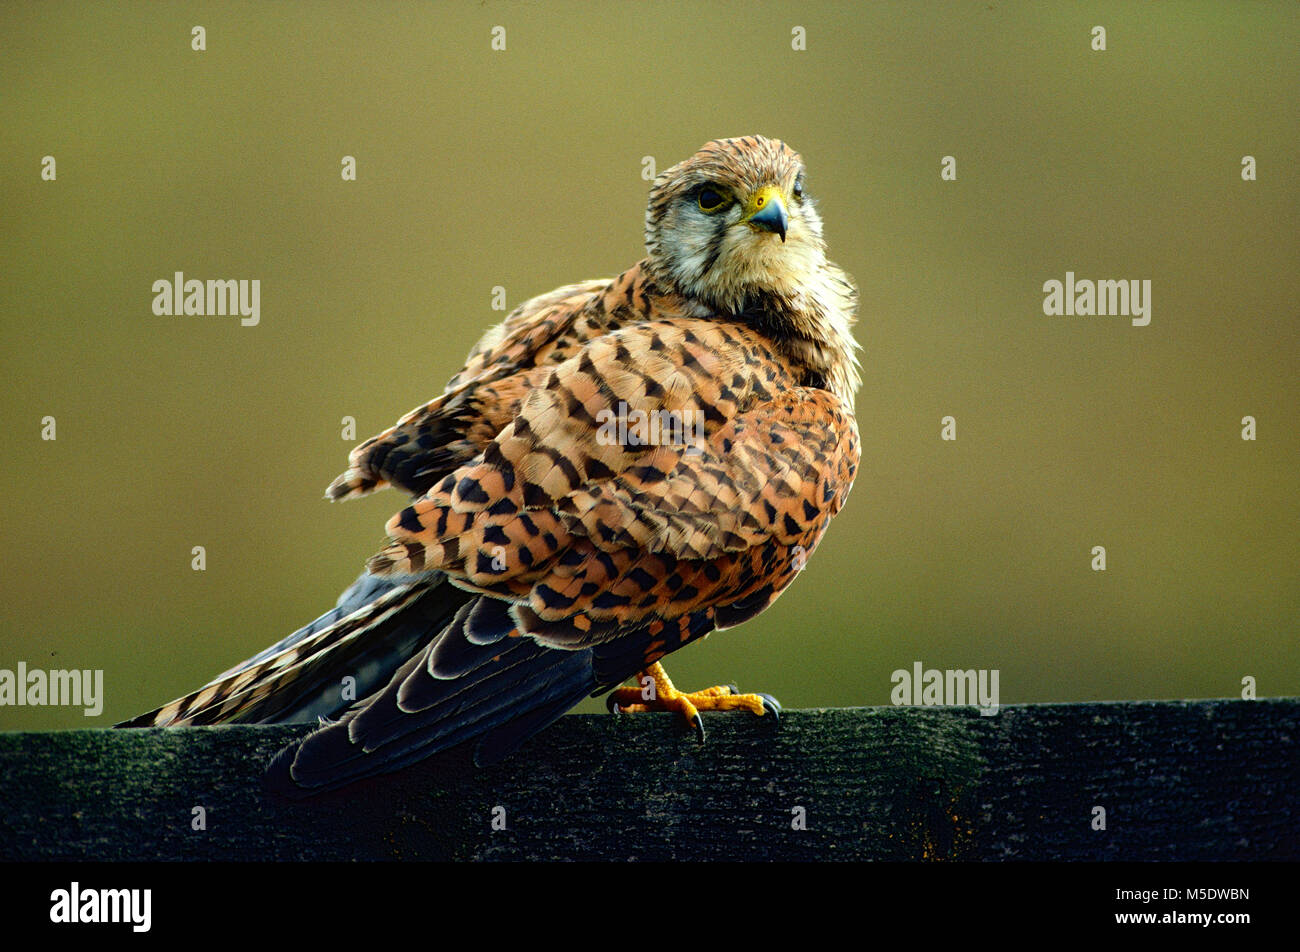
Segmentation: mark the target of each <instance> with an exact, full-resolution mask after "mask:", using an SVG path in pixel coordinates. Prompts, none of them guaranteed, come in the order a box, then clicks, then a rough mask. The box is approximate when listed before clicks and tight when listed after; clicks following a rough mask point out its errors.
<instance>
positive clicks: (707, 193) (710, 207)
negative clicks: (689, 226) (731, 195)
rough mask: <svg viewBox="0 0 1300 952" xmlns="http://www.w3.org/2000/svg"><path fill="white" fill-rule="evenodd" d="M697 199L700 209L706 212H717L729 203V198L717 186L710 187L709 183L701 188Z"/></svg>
mask: <svg viewBox="0 0 1300 952" xmlns="http://www.w3.org/2000/svg"><path fill="white" fill-rule="evenodd" d="M695 200H696V201H697V202H698V203H699V205H700V210H701V211H705V212H716V211H717V210H718V209H719V208H721V207H722V206H723V205H725V204H727V199H726V198H725V197H724V196H723V194H722V193H721V192H719V191H718V190H717V189H716V188H709V187H708V186H707V185H706V186H705V187H704V188H702V189H700V192H699V194H698V195H697V196H696V198H695Z"/></svg>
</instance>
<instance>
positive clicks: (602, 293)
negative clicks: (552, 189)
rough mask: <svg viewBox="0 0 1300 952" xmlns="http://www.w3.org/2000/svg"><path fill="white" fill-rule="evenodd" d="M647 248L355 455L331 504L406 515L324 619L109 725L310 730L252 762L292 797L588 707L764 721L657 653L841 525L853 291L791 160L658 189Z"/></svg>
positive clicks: (726, 153) (478, 744)
mask: <svg viewBox="0 0 1300 952" xmlns="http://www.w3.org/2000/svg"><path fill="white" fill-rule="evenodd" d="M645 243H646V257H645V258H644V259H643V260H642V261H640V262H639V263H638V264H636V265H634V266H632V267H631V268H629V269H628V270H627V271H624V272H623V273H622V274H620V275H619V276H618V277H616V278H613V279H612V280H609V279H602V280H595V281H585V282H583V283H581V284H571V285H567V286H565V287H562V288H558V289H557V290H555V291H552V292H550V293H549V294H544V295H542V296H540V297H536V298H533V299H532V300H530V301H528V302H526V303H525V304H522V305H520V306H519V307H518V308H516V309H515V310H514V311H513V312H512V313H511V314H510V315H509V316H508V317H507V318H506V319H505V321H504V322H503V323H501V324H500V325H499V326H497V327H495V328H493V329H492V330H490V331H488V332H487V334H485V335H484V336H483V338H482V340H480V341H479V342H478V344H477V345H475V347H474V348H473V350H472V351H471V352H470V354H469V358H468V360H467V361H466V363H465V366H464V367H463V368H462V369H461V370H460V371H459V372H458V373H457V374H456V375H455V376H454V377H452V379H451V381H450V382H449V383H448V384H447V387H446V389H445V390H444V391H443V393H442V394H441V395H440V396H438V397H437V398H436V399H434V400H433V401H432V402H430V403H428V404H425V405H424V406H421V407H417V408H416V409H415V410H413V411H411V412H410V413H408V414H407V415H406V416H404V417H403V418H402V419H401V420H399V421H398V423H397V424H396V425H395V426H393V427H392V428H391V429H389V430H387V431H385V432H384V433H381V434H380V435H378V436H376V437H374V438H372V439H370V440H367V441H366V442H364V443H362V444H361V445H359V446H358V447H356V448H355V449H354V450H353V451H352V454H351V457H350V465H349V467H348V470H347V471H346V472H345V473H343V474H342V475H341V476H339V477H338V479H336V480H335V481H334V482H333V484H332V485H331V486H330V487H329V489H328V490H327V492H326V495H327V496H328V498H330V499H349V498H353V497H356V496H361V495H363V494H365V493H369V492H371V491H373V490H376V489H380V488H383V487H385V486H390V485H391V486H394V487H396V488H398V489H400V490H402V491H403V492H405V493H407V494H409V495H410V496H411V497H412V501H411V503H410V505H408V506H407V507H406V508H405V509H403V510H402V511H401V512H400V513H398V514H397V515H396V516H394V517H393V518H392V519H391V520H389V522H388V526H387V529H388V534H389V542H388V544H387V546H386V547H385V548H384V549H383V550H382V551H381V552H380V553H379V554H378V555H376V556H374V557H373V558H372V559H371V560H370V561H369V563H368V566H367V571H366V572H365V573H364V574H363V575H362V576H361V578H360V579H358V580H357V582H356V583H354V584H353V585H352V586H351V587H350V588H349V589H348V590H347V591H346V592H344V593H343V596H342V597H341V598H340V599H339V603H338V606H337V607H336V608H334V609H333V610H332V611H330V612H328V613H327V614H325V615H323V616H321V617H320V618H319V619H317V620H316V621H315V622H313V623H312V624H310V625H308V626H307V627H305V628H303V629H300V630H299V631H296V632H294V633H293V634H292V635H290V636H289V637H288V638H286V639H284V640H283V641H281V642H280V643H279V644H276V645H273V646H272V647H270V648H268V649H266V650H265V651H263V652H261V653H260V654H258V655H256V656H255V657H253V658H250V659H249V660H247V661H245V662H244V663H242V664H240V665H239V666H237V667H235V668H232V669H231V670H230V671H228V672H226V673H225V674H223V675H221V676H220V677H218V678H217V679H216V680H214V681H213V682H211V683H210V684H208V685H207V686H206V687H204V688H202V689H200V690H198V691H196V692H194V693H192V694H190V695H187V696H186V697H183V698H180V699H178V700H176V701H173V702H171V703H170V704H167V705H166V706H164V707H162V708H160V709H158V710H157V711H154V712H152V713H150V714H145V715H142V716H141V717H138V718H136V719H134V720H132V721H130V722H128V724H127V725H124V726H135V727H138V726H156V725H178V724H213V723H225V722H242V723H251V722H263V723H265V722H288V721H304V720H308V721H309V720H313V719H316V718H319V719H321V726H320V728H319V729H318V730H316V731H314V732H313V733H311V734H309V735H308V736H307V737H306V738H304V739H303V740H302V741H301V742H299V743H297V744H294V745H292V746H290V747H288V748H286V749H285V750H283V751H281V752H280V753H279V754H278V755H277V756H276V758H275V760H274V761H273V762H272V764H271V767H270V769H269V774H268V779H269V781H270V783H271V785H272V787H273V788H275V789H278V790H279V791H281V792H283V793H287V794H291V795H299V796H301V795H308V794H311V793H315V792H319V791H323V790H327V789H332V788H335V787H340V786H343V785H345V784H348V783H351V782H353V781H355V780H357V779H360V778H362V777H367V776H372V775H375V774H379V773H385V772H388V771H392V770H396V769H398V768H400V767H402V766H404V765H406V764H409V763H412V762H414V761H417V760H421V759H423V758H425V757H428V756H430V755H432V754H434V753H437V752H439V751H442V750H446V749H448V748H451V747H453V746H457V745H460V744H462V743H465V742H471V743H472V745H473V747H472V750H473V754H474V757H475V760H476V762H478V763H480V764H485V763H491V762H495V761H497V760H499V759H501V758H502V757H504V756H506V755H507V754H509V753H510V752H512V751H513V750H514V749H515V748H517V747H518V746H519V745H520V744H521V743H523V742H524V741H525V740H527V739H528V738H529V737H530V736H532V735H533V734H535V733H536V732H537V731H539V730H541V729H542V728H544V727H546V726H547V725H548V724H550V723H551V722H553V721H554V720H556V719H557V718H559V717H560V716H561V715H563V714H564V713H565V712H566V711H568V710H569V709H570V708H572V707H573V706H574V705H575V704H577V703H578V702H579V701H581V700H582V699H583V698H585V697H587V696H589V695H590V696H595V695H600V694H602V693H605V692H609V691H611V689H615V690H613V693H612V694H611V695H610V697H611V707H614V708H615V709H619V708H621V709H623V710H633V711H637V710H645V709H656V710H673V711H677V712H679V713H680V714H681V715H682V716H684V717H685V718H687V719H688V721H692V722H694V724H695V726H696V728H697V730H698V731H699V732H700V735H701V738H702V736H703V722H702V719H701V718H700V715H699V711H700V710H722V709H745V710H749V711H751V712H752V713H754V714H757V715H764V714H776V712H777V710H778V708H777V706H776V704H775V702H774V701H772V699H771V698H769V697H767V696H766V695H753V694H738V693H736V692H735V690H734V689H732V688H729V687H718V688H709V689H707V690H705V691H700V692H696V693H693V694H684V693H682V692H679V691H678V690H677V689H676V688H674V687H673V685H672V683H671V682H670V681H669V680H668V677H667V675H666V674H665V673H664V671H663V669H662V667H661V666H660V665H659V660H660V659H661V658H663V657H664V656H665V655H667V654H669V653H670V652H673V651H676V650H677V649H678V648H680V647H682V646H683V645H685V644H687V643H688V642H691V641H695V640H696V639H698V638H702V637H704V636H705V635H707V634H708V633H709V632H711V631H713V630H714V629H723V628H730V627H732V626H735V625H738V624H740V623H741V622H743V621H745V620H747V619H749V618H752V617H754V616H755V615H757V614H758V613H759V612H761V611H763V610H764V609H765V608H767V606H768V605H770V604H771V603H772V602H773V601H774V600H775V599H776V598H777V596H778V595H780V594H781V592H782V591H783V590H784V589H785V587H786V586H787V585H789V584H790V582H791V581H792V580H793V579H794V577H795V575H796V574H797V573H798V572H799V571H800V570H801V569H802V568H803V566H804V563H805V561H806V559H807V557H808V556H810V555H811V554H812V553H813V551H814V550H815V549H816V548H817V545H818V543H819V542H820V540H821V538H822V535H823V534H824V533H825V531H826V528H827V526H828V525H829V523H830V520H831V517H832V516H834V515H835V513H837V512H839V510H840V507H841V506H842V505H843V504H844V500H845V497H846V496H847V495H848V492H849V489H850V487H851V486H852V484H853V478H854V474H855V472H856V469H857V464H858V433H857V425H856V423H855V421H854V418H853V397H854V394H855V393H856V391H857V388H858V379H859V378H858V366H857V358H856V348H857V343H856V342H855V341H854V339H853V336H852V333H851V328H852V325H853V321H854V310H855V307H856V299H857V294H856V290H855V288H854V286H853V284H852V282H851V281H850V279H849V278H848V277H847V276H846V275H845V273H844V272H843V271H842V270H840V268H838V267H837V266H836V265H834V264H832V263H831V262H830V261H828V260H827V258H826V246H825V242H824V241H823V239H822V223H821V220H820V218H819V217H818V215H817V211H816V208H815V206H814V204H813V201H812V199H811V198H810V197H809V195H808V194H807V193H806V191H805V189H804V166H803V161H802V159H801V158H800V156H799V154H798V153H796V152H794V151H793V150H791V149H790V148H789V147H788V146H786V145H785V144H784V143H783V142H780V141H779V140H775V139H766V138H763V137H762V136H747V137H745V138H740V139H722V140H718V141H715V142H710V143H708V144H707V145H705V146H704V147H703V148H702V149H701V150H700V151H699V152H698V153H696V154H695V155H694V156H692V157H691V158H689V159H687V160H686V161H684V162H681V163H680V164H678V165H675V166H673V167H672V168H670V169H668V170H667V171H665V172H663V173H662V174H660V175H659V176H658V177H657V178H656V179H655V182H654V185H653V187H652V188H651V191H650V199H649V205H648V208H647V210H646V219H645ZM638 674H642V675H643V677H644V676H648V677H649V678H650V679H651V680H649V681H643V683H644V684H645V685H646V688H645V689H643V688H639V687H637V688H628V687H625V688H618V686H619V685H621V684H623V683H624V682H626V681H627V680H629V679H630V678H632V677H633V676H635V675H638ZM651 684H653V687H654V690H653V691H650V690H649V686H650V685H651ZM349 687H351V689H352V690H353V693H349V691H348V688H349ZM646 695H650V696H651V697H652V700H650V701H648V702H647V701H646V700H645V698H646ZM354 699H358V700H354Z"/></svg>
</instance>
